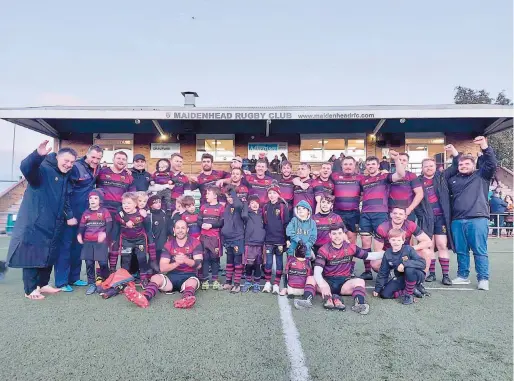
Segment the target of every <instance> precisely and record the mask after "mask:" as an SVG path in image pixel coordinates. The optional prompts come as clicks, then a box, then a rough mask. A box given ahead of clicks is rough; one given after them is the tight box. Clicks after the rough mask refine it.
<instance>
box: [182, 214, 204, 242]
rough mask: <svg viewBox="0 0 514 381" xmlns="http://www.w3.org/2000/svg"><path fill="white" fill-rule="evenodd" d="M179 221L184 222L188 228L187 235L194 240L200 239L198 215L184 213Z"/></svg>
mask: <svg viewBox="0 0 514 381" xmlns="http://www.w3.org/2000/svg"><path fill="white" fill-rule="evenodd" d="M180 219H181V220H184V221H186V223H187V227H188V228H189V235H190V236H191V237H194V238H198V239H199V238H200V231H201V229H200V226H198V214H196V213H193V214H191V213H189V212H184V213H182V214H181V215H180Z"/></svg>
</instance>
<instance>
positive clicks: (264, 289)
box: [262, 282, 271, 294]
mask: <svg viewBox="0 0 514 381" xmlns="http://www.w3.org/2000/svg"><path fill="white" fill-rule="evenodd" d="M262 292H267V293H268V294H269V293H270V292H271V283H270V282H266V284H265V285H264V288H263V289H262Z"/></svg>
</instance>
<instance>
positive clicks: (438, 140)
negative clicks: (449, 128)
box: [405, 132, 445, 173]
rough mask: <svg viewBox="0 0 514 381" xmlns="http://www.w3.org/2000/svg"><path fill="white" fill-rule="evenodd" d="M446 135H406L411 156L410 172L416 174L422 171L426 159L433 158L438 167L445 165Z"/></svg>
mask: <svg viewBox="0 0 514 381" xmlns="http://www.w3.org/2000/svg"><path fill="white" fill-rule="evenodd" d="M444 143H445V137H444V134H441V133H437V132H432V133H424V132H420V133H406V134H405V145H406V151H407V153H408V154H409V156H410V158H409V164H410V170H411V171H412V172H415V173H419V172H420V171H421V162H422V161H423V159H424V158H426V157H433V158H435V160H436V165H437V166H442V165H444V156H445V152H444Z"/></svg>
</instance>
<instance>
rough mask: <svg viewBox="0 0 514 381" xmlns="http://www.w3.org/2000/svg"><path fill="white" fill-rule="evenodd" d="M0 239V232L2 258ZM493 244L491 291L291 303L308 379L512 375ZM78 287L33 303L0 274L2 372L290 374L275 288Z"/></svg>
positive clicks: (109, 376) (509, 330) (0, 375)
mask: <svg viewBox="0 0 514 381" xmlns="http://www.w3.org/2000/svg"><path fill="white" fill-rule="evenodd" d="M7 246H8V238H0V258H1V257H5V255H6V253H7ZM489 249H490V250H489V252H490V254H489V255H490V261H491V269H490V272H491V291H489V292H480V291H477V290H475V288H476V281H475V282H473V283H472V284H471V285H470V286H454V287H453V289H443V290H432V297H430V298H425V299H422V300H420V301H419V302H418V303H416V304H414V305H411V306H403V305H401V304H399V303H398V302H396V301H391V300H388V301H385V300H380V299H377V298H373V297H372V296H371V290H369V289H368V300H369V303H370V305H371V311H370V314H369V315H367V316H361V315H358V314H355V313H352V312H351V311H348V312H332V311H331V312H328V311H325V310H323V308H322V307H321V301H320V299H319V298H317V299H316V302H315V308H313V309H311V310H309V311H296V310H294V308H293V313H292V317H293V320H294V323H295V324H296V327H297V330H298V333H299V342H300V343H301V346H302V349H303V353H304V355H305V359H306V366H307V368H308V372H309V377H310V379H311V380H323V381H331V380H334V381H338V380H343V379H348V380H415V379H416V380H424V379H427V380H445V381H447V380H452V381H453V380H466V381H468V380H512V377H513V376H512V375H513V373H512V371H513V361H512V358H513V352H512V337H513V305H512V296H513V293H512V292H513V280H512V275H513V272H512V265H513V251H512V241H507V240H491V241H490V245H489ZM361 270H362V263H361V261H357V269H356V271H357V273H360V271H361ZM455 270H456V263H455V258H454V256H452V262H451V267H450V273H451V275H452V276H453V275H455ZM437 271H438V276H439V278H440V275H439V274H440V273H439V272H440V269H439V268H438V269H437ZM372 285H373V283H372V282H368V286H372ZM427 286H429V287H437V288H446V287H444V286H442V285H441V284H440V283H438V282H437V283H432V284H427ZM457 288H460V289H461V290H456V289H457ZM462 289H472V290H462ZM84 292H85V288H78V287H76V288H75V291H74V292H72V293H61V294H58V295H51V296H48V297H47V298H46V299H45V300H43V301H29V300H26V299H25V298H23V288H22V283H21V271H19V270H13V269H11V270H9V272H8V273H7V276H6V278H5V279H4V280H3V281H2V282H0V322H1V324H0V340H1V341H0V342H1V343H2V345H1V346H0V348H1V349H0V363H1V364H2V366H1V367H0V379H1V380H31V381H36V380H45V381H47V380H51V379H53V380H138V381H144V380H152V381H155V380H202V381H207V380H226V381H229V380H244V381H253V380H256V381H257V380H258V381H265V380H266V381H267V380H290V379H291V378H290V377H291V375H290V371H291V369H290V367H291V366H290V361H289V358H288V355H287V348H286V346H285V341H284V333H283V330H282V322H281V318H280V311H279V304H278V302H277V297H276V296H271V295H268V294H252V293H251V292H250V293H248V294H240V295H231V294H229V293H227V292H224V291H218V292H216V291H212V290H210V291H204V292H202V291H199V292H198V293H197V296H198V301H197V304H196V306H195V307H194V309H192V310H185V311H184V310H176V309H174V308H173V306H172V302H173V300H175V299H176V298H177V297H178V294H175V295H171V296H167V295H158V296H157V297H156V298H155V299H154V300H153V301H152V304H151V306H150V308H149V309H146V310H142V309H138V308H137V307H135V306H134V305H132V304H130V303H128V302H127V301H126V300H125V298H124V297H123V296H117V297H115V298H112V299H110V300H103V299H101V298H100V297H99V296H98V295H92V296H85V295H84ZM345 301H346V302H347V304H350V302H351V301H350V298H349V297H346V298H345ZM289 303H290V304H291V305H292V303H291V302H289Z"/></svg>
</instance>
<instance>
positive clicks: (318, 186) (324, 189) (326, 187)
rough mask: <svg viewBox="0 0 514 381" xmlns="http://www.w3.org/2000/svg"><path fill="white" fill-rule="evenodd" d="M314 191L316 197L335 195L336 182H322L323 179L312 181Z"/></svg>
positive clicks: (329, 180)
mask: <svg viewBox="0 0 514 381" xmlns="http://www.w3.org/2000/svg"><path fill="white" fill-rule="evenodd" d="M312 190H313V192H314V197H317V196H323V195H333V194H334V182H333V181H332V180H331V179H330V178H329V179H328V180H322V179H321V177H318V178H317V179H314V180H312Z"/></svg>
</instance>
